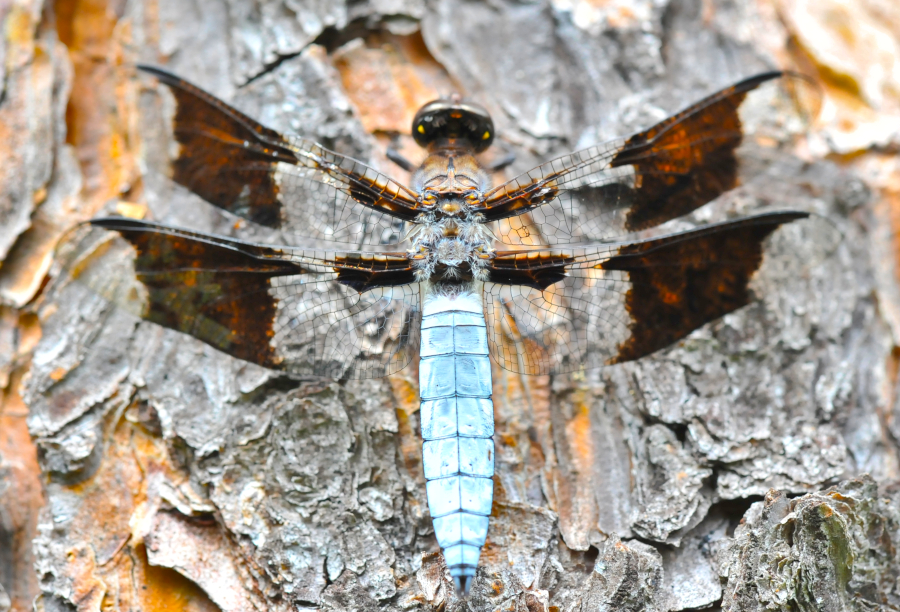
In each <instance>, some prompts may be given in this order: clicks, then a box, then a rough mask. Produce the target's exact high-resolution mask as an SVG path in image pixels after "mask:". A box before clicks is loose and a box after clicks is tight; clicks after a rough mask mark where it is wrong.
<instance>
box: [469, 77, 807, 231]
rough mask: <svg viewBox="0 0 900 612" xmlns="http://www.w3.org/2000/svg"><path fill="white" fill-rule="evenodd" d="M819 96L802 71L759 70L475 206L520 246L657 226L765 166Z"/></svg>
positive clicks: (802, 123) (800, 127)
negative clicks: (668, 115) (760, 72)
mask: <svg viewBox="0 0 900 612" xmlns="http://www.w3.org/2000/svg"><path fill="white" fill-rule="evenodd" d="M817 94H818V91H817V90H816V88H815V87H814V86H813V85H812V84H811V83H810V82H808V81H807V80H806V79H805V78H804V77H802V76H800V75H794V74H787V73H781V72H771V73H765V74H761V75H757V76H755V77H752V78H749V79H746V80H744V81H741V82H740V83H737V84H735V85H733V86H731V87H728V88H727V89H723V90H722V91H719V92H717V93H715V94H713V95H711V96H709V97H707V98H705V99H703V100H701V101H700V102H698V103H696V104H694V105H693V106H691V107H689V108H687V109H685V110H684V111H682V112H680V113H678V114H676V115H674V116H672V117H669V118H668V119H666V120H664V121H662V122H660V123H658V124H657V125H655V126H653V127H651V128H650V129H648V130H645V131H643V132H640V133H638V134H635V135H633V136H631V137H630V138H626V139H622V140H618V141H614V142H610V143H606V144H604V145H600V146H596V147H592V148H589V149H585V150H582V151H578V152H575V153H571V154H569V155H566V156H563V157H560V158H558V159H555V160H552V161H550V162H547V163H545V164H543V165H541V166H538V167H537V168H535V169H534V170H532V171H530V172H528V173H526V174H523V175H522V176H519V177H517V178H515V179H513V180H512V181H510V182H508V183H506V184H504V185H501V186H499V187H497V188H495V189H494V190H492V191H491V192H489V193H488V194H487V197H486V201H485V206H484V209H483V210H481V211H480V212H482V214H484V216H485V218H486V219H487V220H489V221H501V220H502V221H501V223H500V224H499V230H498V231H497V232H495V233H496V234H497V237H498V238H499V239H500V240H501V241H503V242H505V243H507V244H516V245H528V246H540V245H564V244H577V243H586V242H593V241H607V240H610V239H612V238H616V237H620V236H622V235H625V234H629V233H633V232H637V231H640V230H645V229H649V228H652V227H656V226H658V225H661V224H663V223H665V222H667V221H670V220H672V219H676V218H678V217H681V216H684V215H686V214H688V213H690V212H692V211H694V210H696V209H697V208H699V207H700V206H703V205H704V204H706V203H708V202H711V201H712V200H714V199H716V198H717V197H719V196H720V195H721V194H723V193H725V192H726V191H729V190H731V189H733V188H735V187H737V186H738V185H740V184H742V183H745V182H747V181H748V180H750V179H751V178H753V177H754V176H757V175H758V174H760V173H761V172H763V171H764V170H765V168H766V167H767V165H768V164H769V163H770V162H771V160H772V158H773V156H772V153H773V152H774V150H775V149H776V148H777V147H779V146H781V145H782V144H784V143H785V142H786V141H787V140H790V139H792V138H793V137H795V136H797V135H798V134H800V133H803V132H804V131H805V130H806V129H807V127H808V125H809V122H810V121H811V119H812V118H813V117H814V116H815V114H816V112H817V107H818V99H819V98H818V95H817ZM526 213H528V214H526Z"/></svg>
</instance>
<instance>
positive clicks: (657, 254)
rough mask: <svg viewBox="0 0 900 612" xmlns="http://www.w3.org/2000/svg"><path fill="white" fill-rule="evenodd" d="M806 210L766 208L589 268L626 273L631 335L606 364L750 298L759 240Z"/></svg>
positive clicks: (658, 345) (667, 340)
mask: <svg viewBox="0 0 900 612" xmlns="http://www.w3.org/2000/svg"><path fill="white" fill-rule="evenodd" d="M808 216H809V215H808V214H807V213H802V212H786V213H772V214H769V215H760V216H757V217H753V218H749V219H746V220H744V221H738V222H734V223H731V224H729V225H728V226H726V227H722V226H718V227H717V226H713V227H710V228H709V229H708V230H699V231H697V232H691V233H689V234H687V235H675V236H667V237H664V238H659V239H656V240H649V241H646V242H641V243H636V244H631V245H626V246H623V247H621V248H620V249H619V252H618V254H617V255H616V256H615V257H612V258H611V259H609V260H607V261H605V262H603V263H600V264H597V266H595V267H596V268H598V269H602V270H620V271H624V272H627V273H628V275H629V278H630V281H631V288H630V289H629V290H628V293H627V294H626V297H625V306H626V309H627V311H628V313H629V314H630V315H631V323H630V325H629V327H630V331H631V335H630V337H629V338H628V339H627V340H625V341H624V342H623V343H621V344H620V345H619V347H618V354H617V356H615V357H614V358H612V359H610V361H609V363H621V362H623V361H631V360H633V359H638V358H640V357H643V356H645V355H649V354H650V353H653V352H655V351H657V350H659V349H662V348H664V347H666V346H669V345H670V344H672V343H674V342H675V341H677V340H679V339H681V338H683V337H685V336H687V335H688V334H689V333H691V332H692V331H694V330H695V329H697V328H698V327H700V326H701V325H703V324H705V323H708V322H710V321H713V320H715V319H718V318H719V317H721V316H723V315H725V314H727V313H729V312H732V311H733V310H736V309H738V308H740V307H741V306H745V305H746V304H748V303H750V301H752V300H753V295H752V292H751V291H750V289H749V284H750V280H751V277H752V276H753V274H754V272H756V270H757V269H758V268H759V266H760V263H761V262H762V255H763V240H765V238H766V237H767V236H768V235H769V234H771V233H772V232H773V231H775V230H776V229H777V228H778V227H779V226H781V225H783V224H785V223H788V222H790V221H794V220H796V219H803V218H806V217H808Z"/></svg>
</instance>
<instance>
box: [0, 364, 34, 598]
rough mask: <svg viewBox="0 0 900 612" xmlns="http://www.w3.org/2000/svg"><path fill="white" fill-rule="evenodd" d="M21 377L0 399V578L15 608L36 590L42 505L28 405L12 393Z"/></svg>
mask: <svg viewBox="0 0 900 612" xmlns="http://www.w3.org/2000/svg"><path fill="white" fill-rule="evenodd" d="M20 378H21V377H20V375H18V374H16V373H14V374H13V376H11V377H10V379H9V380H8V381H7V382H8V387H7V388H6V389H5V390H4V392H3V399H2V403H0V472H5V473H6V476H5V477H4V478H3V481H4V483H5V484H6V485H7V486H8V488H6V489H5V490H4V493H3V495H0V516H3V517H4V521H3V523H4V525H3V527H4V529H3V530H2V531H0V549H6V550H5V551H0V563H4V564H5V563H6V562H11V563H10V564H9V565H7V566H6V567H3V568H0V577H2V578H3V586H4V588H5V589H6V591H7V594H8V595H9V597H10V599H11V601H12V610H14V611H18V610H23V611H24V610H30V609H31V602H32V600H33V599H34V597H35V596H36V595H37V594H38V591H39V589H38V583H37V575H36V574H35V572H34V567H33V566H34V554H33V552H32V548H31V541H32V540H33V539H34V537H35V536H36V535H37V521H38V510H40V508H41V507H42V506H43V505H44V495H43V489H42V487H41V471H40V466H39V465H38V460H37V449H36V448H35V446H34V444H33V443H32V441H31V435H30V434H29V433H28V425H27V423H26V421H25V417H26V416H27V415H28V409H27V408H26V406H25V405H24V404H23V403H22V398H21V397H19V394H18V393H17V392H16V389H18V387H19V383H20ZM7 555H9V556H7Z"/></svg>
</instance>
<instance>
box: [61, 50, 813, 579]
mask: <svg viewBox="0 0 900 612" xmlns="http://www.w3.org/2000/svg"><path fill="white" fill-rule="evenodd" d="M140 69H141V70H142V71H143V72H145V73H147V74H148V75H150V76H151V77H153V78H155V79H156V80H157V81H158V83H160V84H161V85H162V86H164V87H165V88H167V89H168V91H169V92H170V94H171V99H172V100H173V101H174V110H173V113H172V116H171V123H172V125H171V129H172V135H173V138H174V140H175V141H176V143H177V147H176V149H177V150H176V151H175V153H174V154H173V155H172V158H171V159H170V160H168V164H169V165H168V167H167V168H166V172H167V174H168V176H169V177H170V178H171V180H172V181H174V182H175V183H177V184H179V185H181V186H183V187H185V188H187V189H188V190H190V191H191V192H193V193H194V194H196V195H197V196H199V197H200V198H202V199H203V200H205V201H206V202H208V203H209V204H211V205H213V206H215V207H217V208H219V209H221V210H222V211H225V212H224V214H225V215H226V216H233V217H234V218H236V220H239V221H241V222H242V223H245V224H249V225H250V226H254V227H259V228H266V229H268V230H278V231H280V232H281V234H280V235H282V236H285V237H286V238H285V240H284V242H285V243H286V244H280V243H279V244H264V243H259V242H251V241H248V240H241V239H237V238H233V237H228V236H223V235H214V234H210V233H205V232H200V231H194V230H191V229H187V228H182V227H173V226H168V225H163V224H160V223H155V222H152V221H148V220H141V219H134V218H128V217H118V216H112V217H103V218H96V219H93V220H90V221H88V222H85V223H83V224H81V225H80V226H78V227H77V228H76V229H75V231H74V233H73V235H72V236H71V237H70V239H69V240H67V242H66V246H65V247H63V248H62V249H61V250H60V257H61V258H62V259H63V261H64V262H65V263H64V266H65V268H66V269H67V270H68V271H69V274H70V275H71V276H72V277H74V278H77V279H78V280H80V281H81V282H84V283H86V284H87V285H88V286H89V287H91V288H92V289H93V290H95V291H96V292H97V293H99V294H101V295H102V296H104V297H106V298H108V299H110V300H113V301H114V302H115V303H117V304H119V305H121V306H123V307H125V308H127V309H128V310H130V311H131V312H134V313H135V314H137V315H138V316H140V317H142V318H143V319H145V320H147V321H151V322H153V323H156V324H158V325H161V326H164V327H166V328H169V329H172V330H176V331H178V332H181V333H184V334H188V335H190V336H193V337H194V338H197V339H199V340H201V341H203V342H205V343H207V344H208V345H210V346H212V347H214V348H215V349H218V350H219V351H223V352H224V353H227V354H229V355H232V356H234V357H236V358H238V359H242V360H246V361H248V362H252V363H255V364H259V365H261V366H264V367H266V368H271V369H274V370H280V371H283V372H287V373H289V374H291V375H295V376H297V377H306V376H317V377H330V378H335V379H362V378H374V377H383V376H387V375H390V374H392V373H395V372H398V371H400V370H401V369H403V368H405V367H407V366H408V365H409V364H410V363H411V362H412V361H413V360H415V359H418V371H419V394H420V402H421V404H420V419H421V434H422V439H423V446H422V465H423V470H424V478H425V483H426V484H425V487H426V496H427V500H428V509H429V512H430V514H431V518H432V522H433V527H434V533H435V536H436V540H437V543H438V545H439V546H440V548H441V550H442V551H443V555H444V558H445V560H446V563H447V566H448V567H449V571H450V574H451V576H452V578H453V580H454V582H455V584H456V587H457V589H459V591H460V592H463V593H464V592H467V590H468V588H469V586H470V585H471V581H472V580H473V578H474V575H475V570H476V567H477V566H478V562H479V557H480V554H481V549H482V547H483V546H484V544H485V541H486V537H487V534H488V527H489V517H490V514H491V507H492V496H493V480H492V479H493V475H494V443H493V437H492V436H493V434H494V419H493V414H494V410H493V403H492V397H491V386H492V381H491V361H492V360H493V362H494V363H495V364H496V365H497V366H499V367H501V368H505V369H507V370H511V371H514V372H518V373H522V374H528V375H536V374H561V373H566V372H575V371H581V370H586V369H590V368H597V367H603V366H610V365H613V364H619V363H623V362H627V361H631V360H636V359H640V358H642V357H645V356H647V355H650V354H652V353H655V352H656V351H659V350H661V349H663V348H666V347H668V346H670V345H672V344H674V343H676V342H677V341H679V340H680V339H682V338H684V337H685V336H687V335H688V334H690V333H691V332H692V331H694V330H696V329H697V328H699V327H701V326H703V325H705V324H707V323H709V322H711V321H714V320H716V319H718V318H720V317H722V316H723V315H725V314H727V313H730V312H733V311H735V310H736V309H739V308H741V307H742V306H745V305H747V304H749V303H750V302H751V301H752V300H754V299H755V295H754V293H753V287H752V281H753V278H754V276H755V275H756V273H757V271H758V270H759V269H760V267H761V265H762V264H763V262H764V261H765V260H766V257H767V254H768V253H769V249H770V246H769V245H770V244H771V240H772V236H773V235H775V234H776V233H777V232H779V231H780V230H781V229H782V228H784V227H789V226H793V225H796V224H798V223H803V222H804V221H809V220H810V219H811V218H812V217H811V215H810V213H807V212H803V211H797V210H774V211H766V212H762V213H759V214H753V215H749V216H744V217H740V218H732V219H729V220H726V221H722V222H717V223H710V224H706V225H699V226H690V227H689V228H688V229H685V228H684V226H679V227H678V229H677V230H672V229H671V227H672V223H674V222H678V221H679V220H680V219H683V218H684V217H685V216H689V215H691V214H693V213H694V212H695V211H697V210H698V209H700V207H702V206H704V205H706V204H708V203H710V202H712V201H713V200H716V199H717V198H719V196H721V195H722V194H725V193H726V192H728V191H730V190H732V189H734V188H735V187H737V186H739V185H741V184H743V183H745V182H746V181H748V180H749V179H750V178H752V177H754V176H756V175H758V174H759V173H760V172H761V170H760V168H764V167H765V165H764V164H761V163H760V160H765V159H766V157H765V155H764V153H765V151H767V150H769V149H771V147H773V146H776V145H777V144H778V143H781V142H782V141H784V140H785V137H784V136H785V135H790V134H794V133H796V132H797V130H796V129H795V128H794V127H793V126H796V125H801V126H802V125H806V124H808V121H807V117H806V115H807V114H808V112H809V108H810V106H809V104H806V103H802V102H798V96H797V95H796V92H797V91H798V90H799V89H803V88H806V89H807V90H808V87H806V86H807V85H808V83H807V82H806V81H805V79H804V78H802V77H801V76H799V75H794V74H790V73H785V72H766V73H763V74H759V75H756V76H753V77H751V78H748V79H745V80H742V81H740V82H738V83H735V84H734V85H732V86H730V87H727V88H725V89H722V90H721V91H718V92H716V93H713V94H711V95H709V96H708V97H705V98H703V99H702V100H700V101H699V102H697V103H695V104H693V105H691V106H689V107H687V108H686V109H684V110H683V111H681V112H679V113H677V114H674V115H672V116H670V117H668V118H667V119H665V120H663V121H660V122H659V123H657V124H656V125H654V126H652V127H650V128H649V129H646V130H643V131H640V132H638V133H635V134H633V135H631V136H629V137H626V138H621V139H617V140H614V141H611V142H607V143H605V144H601V145H597V146H593V147H590V148H586V149H584V150H581V151H577V152H574V153H571V154H568V155H564V156H562V157H559V158H557V159H554V160H552V161H549V162H546V163H544V164H542V165H539V166H537V167H536V168H534V169H533V170H531V171H529V172H527V173H524V174H522V175H520V176H517V177H516V178H513V179H512V180H510V181H508V182H505V183H502V184H500V185H498V186H494V185H493V181H492V178H493V175H494V174H495V172H496V170H497V169H498V167H499V165H501V164H495V165H494V166H491V165H490V164H487V163H483V162H482V161H481V159H482V157H483V156H482V154H483V153H484V152H485V151H487V150H488V149H489V147H491V145H492V143H493V141H494V138H495V129H494V124H493V121H492V119H491V116H490V114H489V113H488V112H487V111H486V110H485V108H483V107H482V106H480V105H478V104H476V103H474V102H472V101H468V100H463V99H461V98H460V97H458V96H454V97H450V98H447V99H438V100H435V101H433V102H430V103H428V104H426V105H425V106H423V107H422V108H421V109H420V110H419V111H418V113H417V114H416V115H415V118H414V119H413V122H412V137H413V139H414V140H415V142H416V143H417V144H418V145H420V146H421V147H422V148H424V150H425V157H424V161H422V162H421V163H419V164H413V163H412V162H410V161H408V160H406V159H405V158H404V157H402V156H401V155H400V154H399V153H397V152H396V151H393V150H392V151H390V152H389V157H390V158H391V159H393V160H394V161H396V162H397V163H398V164H399V165H400V166H401V167H403V168H405V169H407V170H409V171H410V172H411V174H410V180H409V185H403V184H401V183H399V182H397V181H395V180H393V179H391V178H389V177H387V176H385V175H384V174H381V173H380V172H377V171H376V170H374V169H373V168H371V167H369V166H367V165H365V164H363V163H362V162H359V161H357V160H355V159H351V158H349V157H346V156H343V155H340V154H338V153H336V152H334V151H330V150H328V149H326V148H325V147H323V146H321V145H319V144H317V143H315V142H313V141H311V140H307V139H304V138H300V137H294V136H287V135H283V134H281V133H279V132H277V131H275V130H272V129H269V128H268V127H265V126H263V125H261V124H260V123H258V122H256V121H254V120H253V119H251V118H250V117H248V116H246V115H245V114H243V113H241V112H240V111H238V110H237V109H235V108H233V107H232V106H229V105H228V104H226V103H225V102H223V101H221V100H219V99H217V98H216V97H214V96H212V95H211V94H209V93H206V92H205V91H203V90H202V89H200V88H199V87H197V86H195V85H192V84H190V83H188V82H187V81H185V80H183V79H181V78H179V77H177V76H175V75H173V74H170V73H169V72H166V71H165V70H162V69H160V68H156V67H151V66H141V67H140ZM753 109H757V110H756V111H754V110H753ZM759 109H763V111H762V112H759ZM773 109H776V110H773ZM754 113H755V114H754ZM775 117H777V120H775V119H774V118H775ZM667 228H669V229H667Z"/></svg>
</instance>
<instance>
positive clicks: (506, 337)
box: [484, 212, 834, 374]
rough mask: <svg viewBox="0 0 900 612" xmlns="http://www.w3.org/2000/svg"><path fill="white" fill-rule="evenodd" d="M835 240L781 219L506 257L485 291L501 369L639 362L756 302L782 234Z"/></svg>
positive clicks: (816, 221) (812, 221)
mask: <svg viewBox="0 0 900 612" xmlns="http://www.w3.org/2000/svg"><path fill="white" fill-rule="evenodd" d="M782 226H785V229H787V228H788V227H794V228H795V229H796V226H803V227H802V229H804V230H805V231H807V232H808V233H810V235H811V236H812V237H813V238H814V239H819V240H822V238H823V236H826V235H827V236H829V240H833V239H834V234H833V231H831V229H830V228H831V226H830V224H829V223H828V222H827V221H825V220H824V219H822V218H820V217H811V216H810V215H808V214H807V213H802V212H779V213H770V214H765V215H758V216H754V217H747V218H744V219H740V220H737V221H732V222H728V223H722V224H717V225H711V226H706V227H703V228H700V229H696V230H691V231H688V232H683V233H680V234H674V235H669V236H664V237H661V238H654V239H650V240H644V241H639V242H634V243H626V244H618V245H609V246H603V247H595V248H592V249H579V250H561V251H555V252H553V251H533V252H529V253H522V252H519V253H515V252H510V253H498V254H497V257H496V258H495V259H494V261H493V262H492V267H491V270H490V274H491V277H490V278H491V281H492V282H488V283H486V284H485V292H484V296H485V297H484V303H485V316H486V318H487V321H488V328H489V331H488V342H489V344H490V349H491V354H492V355H493V356H494V358H495V359H496V360H497V362H498V363H499V364H500V365H501V366H503V367H504V368H507V369H509V370H513V371H516V372H522V373H526V374H547V373H562V372H570V371H573V370H578V369H581V368H584V369H591V368H595V367H598V366H602V365H609V364H615V363H621V362H624V361H631V360H634V359H639V358H641V357H643V356H645V355H649V354H651V353H654V352H656V351H658V350H660V349H662V348H665V347H667V346H670V345H671V344H673V343H675V342H677V341H678V340H680V339H681V338H684V337H685V336H687V335H688V334H689V333H691V332H692V331H694V330H695V329H697V328H699V327H700V326H702V325H704V324H705V323H708V322H710V321H713V320H715V319H718V318H719V317H721V316H723V315H725V314H727V313H729V312H732V311H734V310H736V309H738V308H740V307H742V306H744V305H746V304H748V303H750V302H751V301H752V300H753V299H755V296H754V293H753V283H752V281H753V279H754V276H755V274H756V272H757V271H758V270H759V269H760V266H761V265H762V264H763V263H764V261H765V260H766V258H767V251H768V247H769V245H770V244H771V242H770V241H769V240H768V239H769V237H770V236H771V235H772V234H773V232H777V231H780V230H779V228H782Z"/></svg>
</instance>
